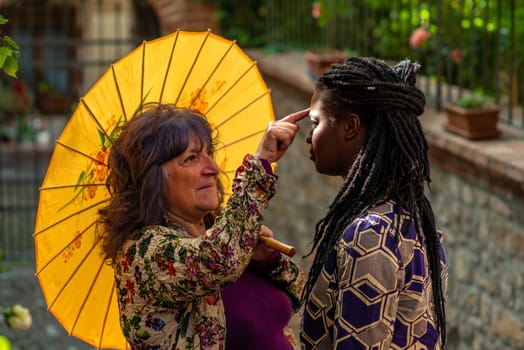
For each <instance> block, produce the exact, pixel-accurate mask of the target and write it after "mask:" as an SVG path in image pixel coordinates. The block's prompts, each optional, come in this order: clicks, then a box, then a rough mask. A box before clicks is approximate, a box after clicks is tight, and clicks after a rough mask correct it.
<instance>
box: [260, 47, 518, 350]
mask: <svg viewBox="0 0 524 350" xmlns="http://www.w3.org/2000/svg"><path fill="white" fill-rule="evenodd" d="M251 55H252V57H254V58H255V59H256V60H257V61H258V63H259V67H260V68H261V71H262V73H263V75H264V76H265V79H266V82H267V83H268V86H269V88H271V94H272V97H273V103H274V107H275V113H276V115H277V118H278V117H281V116H284V115H286V114H288V113H291V112H293V111H297V110H299V109H302V108H304V107H307V106H308V105H309V98H310V96H311V84H309V83H307V81H306V80H304V79H306V78H304V76H302V75H303V73H301V71H303V68H301V67H297V65H299V64H300V63H299V62H300V61H299V60H297V58H296V57H294V58H291V57H283V58H282V57H276V56H274V57H265V56H264V55H259V54H257V53H251ZM422 119H423V124H424V127H425V131H426V134H427V137H428V142H429V144H430V155H431V167H432V168H431V173H432V180H433V181H432V184H431V191H428V196H429V198H430V200H431V202H432V205H433V207H434V211H435V213H436V216H437V222H438V224H439V226H440V227H441V228H442V229H443V230H444V232H445V248H446V253H447V257H448V260H449V281H448V282H449V283H448V285H449V287H448V288H449V289H448V301H447V304H446V308H447V316H448V323H447V328H448V347H447V348H448V349H451V350H463V349H464V350H465V349H473V350H483V349H497V350H498V349H504V350H512V349H514V350H517V349H524V196H522V191H523V190H524V181H522V175H523V174H524V172H523V171H522V166H523V165H524V162H523V161H522V160H520V159H516V158H515V154H521V156H522V155H524V154H522V150H524V148H522V147H523V144H522V143H523V141H522V140H524V133H522V131H515V130H514V129H508V128H504V127H503V130H504V137H503V139H502V140H499V141H497V142H484V143H482V142H481V143H471V142H468V141H464V140H462V139H460V138H456V137H455V136H451V135H448V134H447V133H445V132H444V131H443V130H444V128H443V122H442V116H441V115H438V113H436V112H435V111H432V110H431V109H430V108H429V107H428V109H427V111H426V113H425V115H424V116H423V117H422ZM304 124H305V123H304ZM305 133H306V130H304V129H303V130H301V132H300V134H299V136H298V138H299V139H297V140H296V141H295V143H294V144H293V145H292V146H291V149H290V150H289V152H288V153H287V154H286V155H285V156H284V158H283V159H282V160H281V161H280V163H279V166H278V167H277V173H278V174H279V177H280V179H279V183H278V187H277V189H278V192H277V195H276V196H275V198H274V199H273V200H272V202H271V203H270V208H269V211H268V212H267V214H266V223H267V224H268V225H269V226H271V227H272V228H273V229H274V231H275V235H276V236H277V237H278V238H281V239H283V240H287V242H288V243H291V244H294V245H296V246H297V250H298V253H297V261H299V262H301V263H302V265H303V266H304V267H305V268H306V269H307V267H308V262H309V261H308V260H307V259H306V260H302V259H301V258H300V256H301V255H303V254H304V253H306V252H308V251H309V246H308V243H309V242H310V241H311V240H312V237H313V233H314V225H315V223H316V222H317V221H318V220H319V219H320V218H321V217H322V216H323V214H325V212H326V210H327V208H328V206H329V203H330V201H331V200H332V199H333V198H334V195H335V193H336V191H337V189H338V185H339V184H340V182H339V181H338V180H333V179H331V178H329V177H325V176H322V175H318V174H316V172H315V171H314V168H313V167H312V164H310V163H311V162H310V161H309V159H308V147H307V145H306V144H305V142H304V141H303V138H304V137H305ZM485 152H493V153H494V154H491V155H490V154H488V155H486V154H485ZM511 152H513V153H511ZM297 327H298V326H297Z"/></svg>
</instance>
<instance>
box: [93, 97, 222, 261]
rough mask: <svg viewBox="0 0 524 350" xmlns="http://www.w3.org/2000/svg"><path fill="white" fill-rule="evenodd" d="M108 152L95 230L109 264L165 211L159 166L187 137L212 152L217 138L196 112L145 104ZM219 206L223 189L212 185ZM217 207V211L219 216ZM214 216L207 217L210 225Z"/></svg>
mask: <svg viewBox="0 0 524 350" xmlns="http://www.w3.org/2000/svg"><path fill="white" fill-rule="evenodd" d="M119 132H120V133H119V136H118V138H117V139H116V141H115V142H114V143H113V145H112V146H111V149H110V153H109V159H108V166H109V174H108V177H107V180H106V186H107V189H108V190H109V193H110V194H111V199H110V202H109V204H108V205H107V206H106V207H104V208H102V209H100V210H99V218H98V221H97V230H98V234H99V237H100V238H101V239H102V250H103V253H104V255H105V258H106V259H108V261H109V263H113V262H114V259H115V257H116V256H117V254H118V251H119V250H120V248H121V247H122V245H123V244H124V243H125V242H126V241H128V240H130V239H138V238H139V237H140V234H141V229H142V228H143V227H145V226H149V225H162V224H164V222H165V219H164V215H165V213H166V212H167V205H168V204H167V203H168V201H167V200H168V198H167V178H166V174H165V172H164V170H163V168H162V165H163V164H164V163H165V162H167V161H168V160H170V159H173V158H174V157H176V156H178V155H180V154H182V153H183V152H184V151H185V150H186V148H187V146H188V143H189V137H190V135H191V134H195V135H196V136H197V137H198V138H199V139H200V141H201V144H202V145H201V146H202V147H204V146H205V147H207V148H208V150H209V151H211V152H214V150H215V149H216V144H217V136H218V135H217V134H216V132H215V133H214V131H213V129H212V128H211V126H210V124H209V122H208V121H207V120H206V118H205V116H204V115H202V114H201V113H200V112H199V111H196V110H192V109H181V108H177V107H176V106H174V105H171V104H157V103H150V104H146V105H144V106H143V108H142V109H141V110H140V111H139V113H138V114H137V115H136V116H135V117H133V118H132V119H130V120H129V122H128V123H126V124H124V125H123V127H122V129H121V130H120V131H119ZM217 187H218V193H219V203H222V201H223V198H224V190H223V187H222V184H221V183H220V181H217ZM218 209H219V208H217V211H218ZM215 216H216V212H215V213H209V214H208V216H207V217H206V218H205V221H206V224H207V225H208V226H210V225H211V222H212V220H213V218H214V217H215Z"/></svg>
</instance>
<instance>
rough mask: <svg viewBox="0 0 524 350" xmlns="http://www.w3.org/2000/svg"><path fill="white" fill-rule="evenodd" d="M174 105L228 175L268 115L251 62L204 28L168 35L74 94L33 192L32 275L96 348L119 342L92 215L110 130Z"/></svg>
mask: <svg viewBox="0 0 524 350" xmlns="http://www.w3.org/2000/svg"><path fill="white" fill-rule="evenodd" d="M153 101H154V102H162V103H174V104H176V105H178V106H180V107H190V108H194V109H198V110H200V111H201V112H203V113H204V114H205V115H206V116H207V118H208V120H209V122H210V123H211V125H212V126H213V127H214V128H217V129H218V130H219V142H220V145H219V146H218V147H217V155H216V159H217V163H218V164H219V165H220V167H221V168H222V170H223V171H224V178H223V179H222V180H223V182H224V186H225V188H226V189H228V188H230V187H231V186H230V179H228V178H227V177H228V174H229V175H231V174H234V171H235V169H236V167H237V166H238V165H239V164H240V163H241V159H242V157H243V156H244V155H245V153H247V152H254V151H255V149H256V146H257V145H258V142H259V140H260V138H261V136H262V133H263V131H264V130H265V129H266V127H267V124H268V122H270V121H272V120H274V114H273V108H272V104H271V97H270V94H269V90H268V89H267V87H266V84H265V83H264V81H263V79H262V77H261V75H260V72H259V71H258V68H257V66H256V64H255V63H254V62H253V61H252V60H251V59H250V58H249V57H248V56H247V55H246V54H245V53H244V52H243V51H242V50H241V49H240V48H239V47H238V45H237V44H236V43H235V42H234V41H229V40H226V39H224V38H221V37H220V36H218V35H215V34H213V33H211V32H185V31H177V32H175V33H172V34H170V35H167V36H164V37H161V38H158V39H156V40H152V41H148V42H144V43H143V44H142V45H140V46H139V47H138V48H136V49H135V50H133V51H132V52H131V53H129V54H128V55H127V56H125V57H124V58H122V59H120V60H119V61H118V62H116V63H115V64H113V65H112V66H111V67H110V69H108V70H107V72H105V74H104V75H103V76H102V77H101V78H100V79H99V80H98V81H97V82H96V83H95V84H94V86H93V87H92V88H91V89H90V90H89V91H88V92H87V94H86V95H85V96H84V97H83V98H81V99H80V102H79V104H78V106H77V108H76V110H75V111H74V113H73V115H72V117H71V119H70V120H69V122H68V124H67V125H66V127H65V129H64V131H63V132H62V134H61V135H60V137H59V138H58V140H57V142H56V147H55V150H54V152H53V156H52V158H51V162H50V163H49V167H48V170H47V173H46V176H45V179H44V181H43V185H42V187H41V190H40V200H39V206H38V213H37V218H36V226H35V232H34V242H35V249H36V275H37V277H38V280H39V282H40V285H41V288H42V291H43V294H44V297H45V300H46V302H47V305H48V308H49V310H50V311H51V312H52V313H53V314H54V315H55V317H56V318H57V319H58V320H59V321H60V323H61V324H62V326H63V327H64V328H65V329H66V330H67V331H68V332H69V333H70V334H71V335H74V336H75V337H77V338H80V339H82V340H84V341H85V342H87V343H89V344H92V345H93V346H95V347H97V348H111V349H113V348H116V349H126V348H129V345H128V344H127V342H126V340H125V338H124V336H123V334H122V331H121V329H120V323H119V313H118V305H117V297H116V289H115V285H114V283H115V282H114V277H113V269H112V268H111V267H110V266H108V265H107V264H106V263H105V262H104V260H103V259H102V257H101V249H100V246H99V242H98V241H97V235H96V234H95V221H96V219H97V215H98V214H97V211H98V209H99V208H100V207H101V206H104V205H105V204H106V202H107V201H108V199H109V195H108V192H107V190H106V188H105V178H106V175H107V165H106V161H107V155H108V151H109V149H110V147H111V142H112V140H113V139H114V133H113V132H114V131H115V128H116V127H117V126H118V125H120V124H122V123H126V121H127V120H128V119H129V118H132V116H133V114H134V113H135V111H136V110H137V109H139V108H140V106H141V104H142V103H147V102H153Z"/></svg>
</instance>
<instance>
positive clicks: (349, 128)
mask: <svg viewBox="0 0 524 350" xmlns="http://www.w3.org/2000/svg"><path fill="white" fill-rule="evenodd" d="M341 122H342V123H343V124H342V126H343V130H344V139H345V140H346V141H349V140H352V139H354V138H355V137H356V136H358V134H359V133H360V129H361V123H360V117H359V116H358V115H357V114H355V113H349V114H347V115H346V116H344V117H343V118H342V119H341Z"/></svg>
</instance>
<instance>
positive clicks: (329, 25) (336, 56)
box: [304, 0, 348, 79]
mask: <svg viewBox="0 0 524 350" xmlns="http://www.w3.org/2000/svg"><path fill="white" fill-rule="evenodd" d="M345 11H347V10H346V7H345V6H344V5H343V4H342V2H340V1H338V0H317V1H314V2H313V7H312V10H311V16H312V17H313V18H314V19H315V20H317V24H318V27H319V29H321V30H322V31H325V33H324V34H325V38H326V42H325V43H324V45H325V46H324V47H321V48H316V49H311V50H307V51H306V52H305V54H304V56H305V59H306V64H307V67H308V72H309V75H310V76H311V78H313V79H316V78H318V76H320V75H321V74H322V73H324V72H325V71H327V70H329V69H330V68H331V66H332V65H333V64H335V63H343V62H344V61H345V60H346V58H347V57H348V54H346V52H344V51H342V50H340V49H338V48H336V47H335V43H334V42H333V40H334V38H335V29H336V20H337V16H341V15H342V14H344V13H345Z"/></svg>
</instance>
